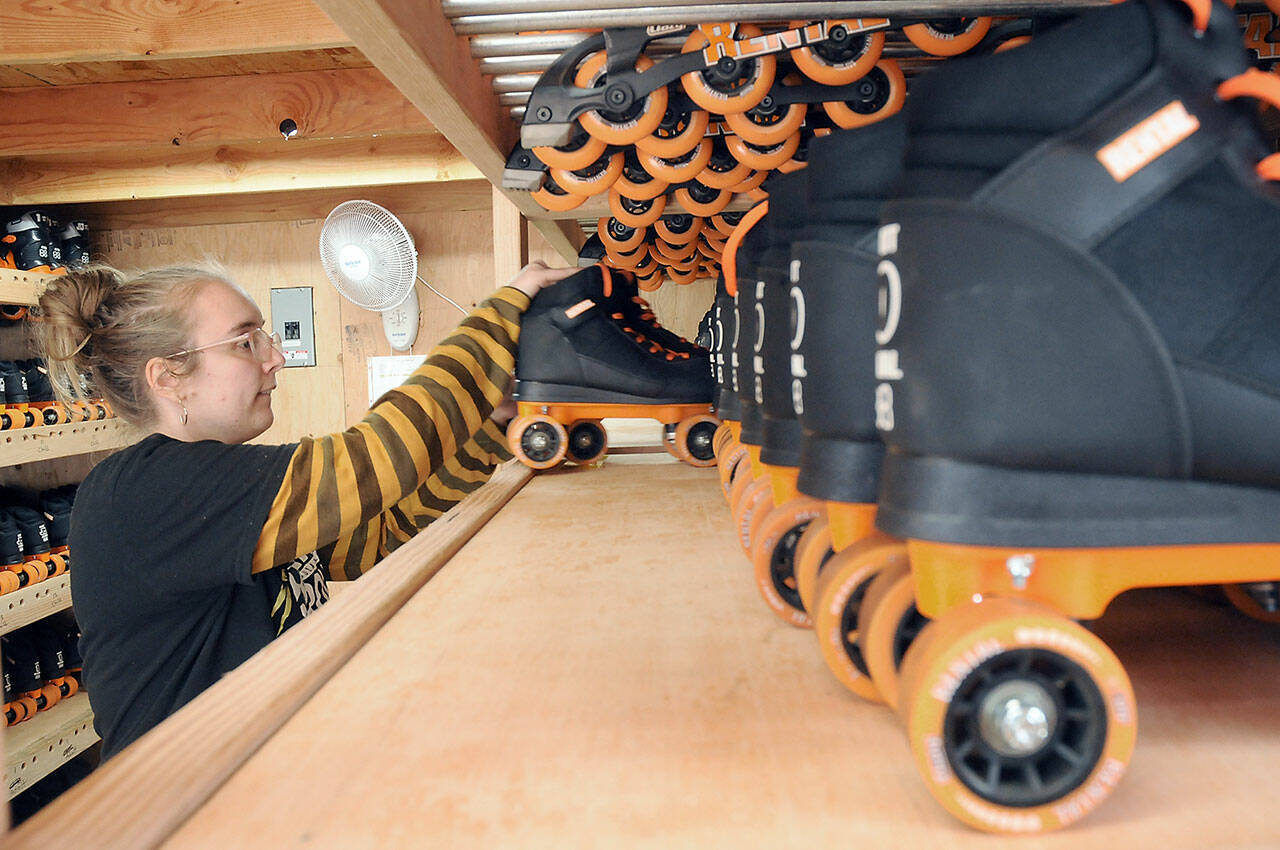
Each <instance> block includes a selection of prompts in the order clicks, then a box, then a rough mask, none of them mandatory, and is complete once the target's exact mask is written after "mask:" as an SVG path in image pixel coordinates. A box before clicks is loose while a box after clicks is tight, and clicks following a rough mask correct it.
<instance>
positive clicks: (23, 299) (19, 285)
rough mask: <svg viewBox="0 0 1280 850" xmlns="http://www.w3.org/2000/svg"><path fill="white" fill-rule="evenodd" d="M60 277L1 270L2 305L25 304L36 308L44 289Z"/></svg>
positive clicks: (0, 301)
mask: <svg viewBox="0 0 1280 850" xmlns="http://www.w3.org/2000/svg"><path fill="white" fill-rule="evenodd" d="M57 278H58V275H53V274H41V273H39V272H20V271H17V270H16V269H0V304H25V305H27V306H28V307H32V306H34V305H35V304H36V303H37V302H38V301H39V300H40V295H41V294H42V293H43V292H44V288H45V287H46V286H48V285H49V282H50V281H53V280H56V279H57Z"/></svg>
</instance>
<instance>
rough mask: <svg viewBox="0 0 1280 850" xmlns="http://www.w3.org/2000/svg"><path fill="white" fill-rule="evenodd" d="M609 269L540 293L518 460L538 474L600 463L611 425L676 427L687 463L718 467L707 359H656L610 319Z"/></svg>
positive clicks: (527, 340) (517, 430)
mask: <svg viewBox="0 0 1280 850" xmlns="http://www.w3.org/2000/svg"><path fill="white" fill-rule="evenodd" d="M604 274H605V271H604V269H603V267H601V266H592V267H591V268H587V269H583V270H582V271H580V272H578V273H577V274H575V275H573V276H571V277H568V278H565V279H564V280H563V281H560V282H559V283H557V284H556V285H555V286H552V287H548V288H547V289H544V290H542V291H541V292H539V293H538V295H537V297H536V298H535V299H534V301H533V304H531V305H530V307H529V310H528V311H527V312H526V313H525V316H524V320H523V322H522V324H521V331H520V350H519V355H518V358H517V361H516V387H515V393H514V395H515V398H516V402H517V407H518V408H519V411H520V414H519V415H518V416H517V417H516V418H515V419H514V420H512V422H511V425H510V426H509V427H508V429H507V438H508V441H509V443H510V445H511V450H512V452H513V453H514V454H515V455H516V457H517V458H519V459H520V461H521V462H522V463H524V464H525V465H527V466H530V467H533V468H534V469H547V468H550V467H552V466H555V465H557V464H559V463H560V462H561V461H563V460H565V459H566V457H567V458H568V459H569V460H572V461H574V462H575V463H579V464H586V463H591V462H593V461H596V460H599V459H600V458H601V457H603V456H604V454H605V451H606V448H607V443H606V437H605V432H604V428H603V427H602V425H601V424H600V420H601V419H604V418H606V417H615V418H647V419H657V420H658V421H659V422H661V423H662V424H663V425H664V426H666V425H675V426H676V434H677V446H676V449H677V451H678V452H679V454H678V455H677V456H678V457H680V459H681V460H684V461H685V462H686V463H690V464H692V465H694V466H709V465H712V464H714V462H715V458H714V454H713V453H712V450H711V438H712V436H713V434H714V433H715V429H716V426H717V425H718V424H719V422H718V420H716V418H715V417H714V416H712V415H711V400H712V384H711V372H710V369H709V368H708V364H707V360H706V358H680V357H675V356H670V357H668V356H666V355H665V354H663V355H656V354H655V353H653V352H651V351H650V350H649V348H648V347H647V346H642V344H641V343H639V342H637V341H636V340H635V339H634V338H633V337H632V336H629V335H628V334H627V333H626V332H624V331H623V329H622V328H621V327H619V326H618V325H617V324H615V322H614V321H613V320H612V319H611V318H610V314H609V313H608V312H606V307H605V306H604V301H605V299H606V298H607V297H608V296H606V295H605V287H604Z"/></svg>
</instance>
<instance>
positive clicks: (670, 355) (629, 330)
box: [611, 313, 676, 360]
mask: <svg viewBox="0 0 1280 850" xmlns="http://www.w3.org/2000/svg"><path fill="white" fill-rule="evenodd" d="M611 318H612V319H613V320H614V321H618V322H624V321H626V318H627V317H626V316H624V315H623V314H622V313H613V314H612V315H611ZM622 332H623V333H625V334H627V335H628V336H629V337H631V338H632V339H634V340H635V341H636V342H637V343H639V344H640V345H642V346H645V345H647V346H648V350H649V353H650V354H665V355H666V357H667V359H668V360H675V359H676V355H675V353H674V352H671V351H667V350H666V349H665V348H663V347H662V346H661V345H658V344H657V343H656V342H654V341H653V340H651V339H649V338H648V337H647V336H645V335H644V334H642V333H640V332H639V331H637V330H636V329H635V328H633V327H631V326H630V325H625V324H624V325H623V326H622Z"/></svg>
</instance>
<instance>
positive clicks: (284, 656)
mask: <svg viewBox="0 0 1280 850" xmlns="http://www.w3.org/2000/svg"><path fill="white" fill-rule="evenodd" d="M531 474H532V473H531V471H530V470H529V469H527V468H525V467H523V466H520V465H519V464H518V463H516V462H515V461H512V462H511V463H508V464H507V465H505V466H503V467H500V468H499V469H498V471H497V473H495V474H494V476H493V478H492V479H491V480H490V481H489V482H488V483H487V484H485V485H484V486H483V487H481V488H480V489H479V490H477V491H476V492H475V493H472V494H471V495H470V496H468V497H467V498H466V500H464V501H463V502H462V503H461V504H460V505H458V506H457V507H456V508H454V509H453V510H452V511H450V512H449V513H447V514H445V515H444V517H442V518H441V519H439V520H437V521H436V522H434V523H432V524H431V525H430V526H428V527H427V529H426V530H425V531H423V532H421V533H420V534H418V535H417V537H415V538H414V539H412V540H410V541H409V542H408V543H406V544H405V545H404V546H402V547H400V548H399V549H397V550H396V551H395V552H393V553H392V554H391V555H390V556H388V557H387V558H386V559H385V560H384V561H383V562H382V563H381V564H380V565H379V566H378V567H377V568H376V569H374V570H373V571H372V572H371V573H369V574H368V575H366V576H364V577H363V578H361V579H360V580H359V581H357V582H356V583H355V585H354V586H353V587H351V588H349V589H347V590H345V592H343V593H341V594H338V595H335V596H334V597H333V598H332V599H331V600H330V601H329V602H328V603H326V604H325V605H324V606H323V607H322V608H320V610H319V611H317V612H316V613H314V614H312V615H311V616H310V617H308V618H306V619H305V620H303V621H302V622H301V623H299V624H298V625H296V626H294V627H293V628H292V629H290V630H289V631H287V632H285V634H283V635H282V636H280V637H279V638H277V639H276V640H275V641H273V642H272V643H271V644H269V645H268V646H267V647H266V648H264V649H263V650H261V651H260V652H259V653H258V654H257V655H255V656H253V657H252V658H250V659H249V660H248V661H246V662H245V663H244V664H242V665H240V666H239V667H237V668H236V669H235V670H233V671H231V672H230V673H228V674H227V675H226V676H224V677H223V678H222V679H221V680H219V681H218V683H217V684H215V685H213V686H212V687H210V688H209V689H208V690H206V691H205V692H204V693H202V694H201V695H200V696H198V697H196V698H195V699H194V700H192V701H191V702H189V703H188V704H187V705H186V706H184V707H183V708H182V709H180V710H179V711H178V712H177V713H176V714H174V715H173V716H171V717H170V718H169V719H168V720H166V721H165V722H163V723H161V724H160V725H159V726H157V727H156V728H154V729H152V730H151V731H150V732H148V733H147V734H146V735H144V736H142V737H141V738H140V739H138V740H137V741H135V742H134V743H133V744H131V745H130V746H128V747H126V748H125V749H124V750H123V751H122V752H121V753H120V754H119V755H117V756H116V757H114V758H113V759H111V760H110V761H108V762H106V763H104V764H103V765H102V766H101V767H99V768H98V769H97V770H96V771H94V772H93V773H92V774H91V775H90V776H89V777H88V778H87V779H84V780H82V781H81V782H80V783H79V784H77V785H76V786H75V787H74V788H72V789H71V790H70V791H67V792H66V793H65V794H63V795H62V796H61V797H59V798H58V799H57V800H56V801H54V803H52V804H50V805H49V806H46V807H45V808H44V809H42V810H41V811H40V812H38V813H37V814H36V815H35V816H33V817H32V818H31V819H30V820H28V821H26V822H25V823H23V824H22V826H21V827H20V828H18V829H17V830H15V831H14V832H11V833H9V834H7V835H5V836H4V839H5V848H6V850H19V848H41V850H47V848H49V847H99V848H115V847H120V848H125V847H128V848H143V847H154V846H156V845H157V844H159V843H160V842H161V841H163V840H164V839H165V838H166V837H168V836H169V835H170V834H171V833H172V832H173V831H174V830H175V829H176V828H177V827H178V826H179V825H181V824H182V822H183V821H184V820H186V818H187V817H188V816H189V815H190V814H191V813H192V812H194V811H195V810H196V809H197V808H198V807H199V806H200V805H201V804H203V803H204V801H205V800H206V799H208V797H209V796H210V795H211V794H212V793H213V792H214V791H216V790H217V789H218V787H219V786H220V785H222V783H223V782H224V781H225V780H226V778H227V777H228V776H230V775H231V774H232V773H234V772H235V771H236V769H237V768H239V767H240V765H241V764H242V763H243V762H244V761H245V760H246V759H248V758H249V756H251V755H252V754H253V753H254V752H255V751H256V750H257V749H258V748H259V747H260V746H261V745H262V743H263V742H264V741H266V740H267V739H268V738H270V737H271V735H272V734H274V733H275V731H276V730H277V729H278V728H279V727H280V726H281V725H282V724H283V723H284V722H285V721H286V720H288V719H289V718H290V717H291V716H293V714H294V712H296V711H297V710H298V709H299V708H300V707H301V706H302V705H303V704H304V703H305V702H306V701H307V700H308V699H309V698H310V697H311V695H312V694H314V693H315V692H316V691H317V690H319V689H320V686H321V685H323V684H324V683H325V682H326V681H328V679H329V678H330V677H331V676H332V675H333V674H334V673H335V672H337V671H338V670H339V669H340V668H341V667H342V666H343V664H345V663H346V662H347V660H348V659H349V658H351V656H352V655H354V654H355V653H356V651H357V650H359V649H360V647H362V646H363V645H364V644H365V643H366V642H367V641H368V640H369V638H371V637H372V636H373V634H374V633H375V632H376V631H377V630H378V628H379V627H380V626H382V624H383V623H385V622H386V621H387V620H389V619H390V618H391V616H392V615H393V614H394V613H396V611H398V610H399V609H400V607H401V606H402V605H404V603H405V602H406V601H407V600H408V599H409V598H410V597H411V596H413V595H414V593H415V592H416V591H417V590H418V589H419V588H421V587H422V586H423V585H424V584H426V583H427V581H428V580H429V579H430V578H431V577H432V576H434V575H435V574H436V572H437V571H439V569H440V567H442V566H443V565H444V564H445V562H446V561H448V560H449V558H451V557H452V556H453V554H454V553H455V552H457V551H458V549H460V548H462V545H463V544H464V543H465V542H466V541H467V540H469V539H470V538H471V536H472V535H474V534H475V533H476V531H478V530H479V529H480V527H481V526H483V525H484V523H485V522H487V521H488V519H489V518H490V517H492V516H493V515H494V514H495V513H497V512H498V509H499V508H501V507H502V506H503V505H505V504H506V503H507V501H508V500H510V499H511V497H512V496H514V495H515V494H516V492H517V491H519V489H520V488H521V487H523V486H524V484H525V483H526V482H527V481H528V480H529V478H530V476H531Z"/></svg>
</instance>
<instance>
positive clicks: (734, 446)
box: [711, 272, 749, 500]
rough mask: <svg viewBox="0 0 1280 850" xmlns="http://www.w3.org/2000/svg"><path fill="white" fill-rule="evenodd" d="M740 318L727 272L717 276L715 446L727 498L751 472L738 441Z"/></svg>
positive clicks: (714, 314)
mask: <svg viewBox="0 0 1280 850" xmlns="http://www.w3.org/2000/svg"><path fill="white" fill-rule="evenodd" d="M737 329H738V321H737V314H736V313H735V311H734V306H733V296H731V295H730V294H729V290H728V289H727V288H726V287H725V282H724V274H723V272H722V273H721V274H719V275H718V276H717V278H716V297H715V300H714V302H713V303H712V306H711V372H712V375H713V377H714V379H715V384H716V403H715V410H716V416H718V417H719V418H720V423H721V424H720V428H719V430H717V431H716V436H715V442H714V446H713V447H714V448H715V452H716V466H717V467H719V470H720V487H721V490H722V492H723V494H724V497H725V499H726V500H727V499H728V498H729V491H730V488H731V487H732V485H733V481H734V479H735V477H736V476H737V475H738V474H739V473H743V474H748V473H747V472H746V470H747V469H748V466H749V464H748V462H747V450H746V448H744V447H743V445H742V444H741V443H740V442H738V433H739V431H740V430H741V428H742V409H741V405H740V404H739V402H738V394H737V392H736V390H735V387H734V371H733V368H732V366H733V344H734V341H735V338H736V336H737Z"/></svg>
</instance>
